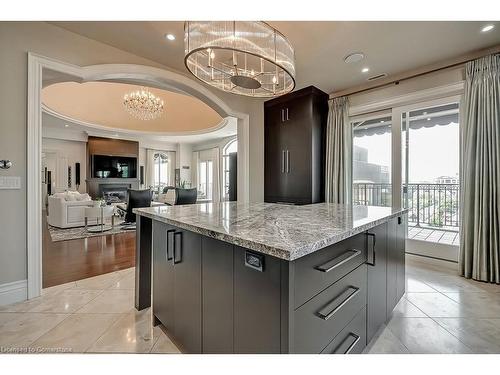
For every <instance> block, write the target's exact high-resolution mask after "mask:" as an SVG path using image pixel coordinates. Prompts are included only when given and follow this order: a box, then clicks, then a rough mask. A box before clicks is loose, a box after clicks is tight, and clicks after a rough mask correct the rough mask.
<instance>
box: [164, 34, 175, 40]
mask: <svg viewBox="0 0 500 375" xmlns="http://www.w3.org/2000/svg"><path fill="white" fill-rule="evenodd" d="M165 38H167V39H168V40H175V35H174V34H166V35H165Z"/></svg>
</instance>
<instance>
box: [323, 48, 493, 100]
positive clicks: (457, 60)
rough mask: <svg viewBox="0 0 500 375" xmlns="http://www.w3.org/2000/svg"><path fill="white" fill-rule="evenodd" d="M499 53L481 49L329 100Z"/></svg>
mask: <svg viewBox="0 0 500 375" xmlns="http://www.w3.org/2000/svg"><path fill="white" fill-rule="evenodd" d="M499 52H500V45H496V46H494V47H490V48H486V49H482V50H479V51H476V52H473V53H468V54H466V55H462V56H459V57H456V58H454V59H450V60H446V62H441V63H437V64H433V65H427V66H425V67H423V68H420V69H418V68H417V69H414V70H413V71H414V72H415V71H417V72H415V73H411V72H412V71H407V72H406V73H401V74H400V78H398V77H397V75H396V77H395V78H394V77H393V78H387V80H386V81H384V82H381V83H379V84H374V85H373V86H366V85H363V86H358V88H352V89H345V90H341V91H338V92H333V93H331V94H330V99H334V98H338V97H341V96H349V95H354V94H359V93H362V92H365V91H370V90H375V89H379V88H381V87H385V86H390V85H393V84H399V82H402V81H407V80H410V79H413V78H417V77H421V76H424V75H427V74H431V73H435V72H438V71H441V70H446V69H451V68H456V67H459V66H463V65H465V64H466V63H468V62H469V61H473V60H475V59H477V58H480V57H484V56H487V55H492V54H495V53H499Z"/></svg>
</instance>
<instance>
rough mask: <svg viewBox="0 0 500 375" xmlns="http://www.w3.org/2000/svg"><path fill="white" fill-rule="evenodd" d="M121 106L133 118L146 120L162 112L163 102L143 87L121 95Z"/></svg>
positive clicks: (152, 118)
mask: <svg viewBox="0 0 500 375" xmlns="http://www.w3.org/2000/svg"><path fill="white" fill-rule="evenodd" d="M123 106H124V107H125V109H126V110H127V112H128V113H130V114H131V115H132V116H134V117H135V118H137V119H139V120H144V121H148V120H154V119H156V118H158V117H160V116H161V115H162V114H163V106H164V103H163V100H162V99H160V98H159V97H157V96H155V95H154V94H153V93H152V92H151V91H149V89H147V88H144V87H143V88H141V89H140V90H138V91H134V92H131V93H129V94H126V95H125V96H124V97H123Z"/></svg>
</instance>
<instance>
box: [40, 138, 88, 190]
mask: <svg viewBox="0 0 500 375" xmlns="http://www.w3.org/2000/svg"><path fill="white" fill-rule="evenodd" d="M42 152H47V153H56V154H57V158H59V159H65V160H66V163H67V166H68V167H71V174H72V178H71V180H72V181H71V182H72V185H71V186H67V181H62V180H61V178H62V179H67V173H66V175H65V176H61V178H59V176H57V175H56V176H54V177H55V178H56V181H58V188H60V189H69V190H76V186H75V163H80V187H79V189H78V191H79V192H81V193H85V191H86V187H87V184H86V183H85V180H86V178H87V143H86V142H81V141H66V140H61V139H52V138H42ZM56 173H57V172H56ZM65 183H66V184H65Z"/></svg>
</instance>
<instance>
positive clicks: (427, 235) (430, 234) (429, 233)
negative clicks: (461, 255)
mask: <svg viewBox="0 0 500 375" xmlns="http://www.w3.org/2000/svg"><path fill="white" fill-rule="evenodd" d="M408 238H409V239H411V240H420V241H428V242H435V243H440V244H444V245H454V246H458V245H459V244H460V236H459V234H458V232H450V231H444V230H439V229H431V228H421V227H412V226H408Z"/></svg>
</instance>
